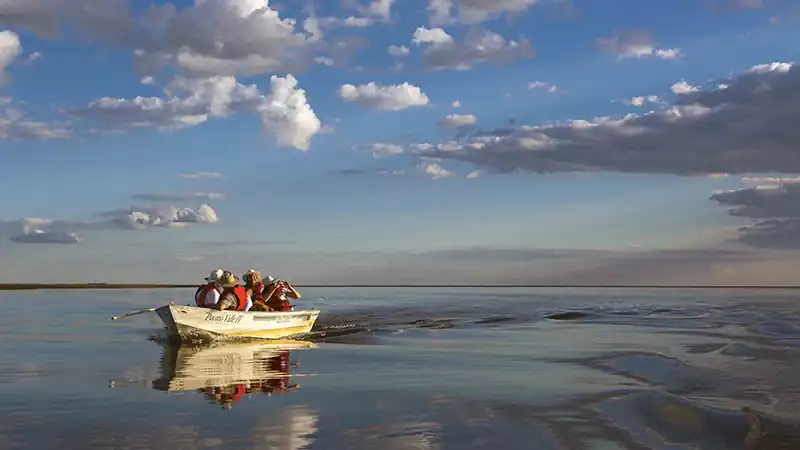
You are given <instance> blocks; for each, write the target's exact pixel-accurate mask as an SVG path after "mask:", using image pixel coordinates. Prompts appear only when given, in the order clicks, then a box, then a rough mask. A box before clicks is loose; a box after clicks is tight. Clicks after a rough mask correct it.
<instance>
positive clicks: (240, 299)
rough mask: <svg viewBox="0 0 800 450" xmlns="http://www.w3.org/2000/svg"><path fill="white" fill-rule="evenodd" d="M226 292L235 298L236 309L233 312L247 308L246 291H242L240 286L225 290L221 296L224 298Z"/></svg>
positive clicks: (242, 288)
mask: <svg viewBox="0 0 800 450" xmlns="http://www.w3.org/2000/svg"><path fill="white" fill-rule="evenodd" d="M228 292H233V295H235V296H236V302H237V305H236V309H235V311H244V310H245V308H247V291H245V290H244V287H242V285H241V284H237V285H236V287H234V288H225V289H224V290H223V291H222V294H221V296H225V294H227V293H228Z"/></svg>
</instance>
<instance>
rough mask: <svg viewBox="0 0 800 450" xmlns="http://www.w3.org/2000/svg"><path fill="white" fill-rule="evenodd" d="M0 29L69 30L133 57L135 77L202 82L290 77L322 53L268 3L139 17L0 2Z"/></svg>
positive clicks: (83, 6) (123, 3) (165, 9)
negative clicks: (175, 76)
mask: <svg viewBox="0 0 800 450" xmlns="http://www.w3.org/2000/svg"><path fill="white" fill-rule="evenodd" d="M0 24H4V25H8V26H11V27H14V28H20V29H25V30H30V31H32V32H34V33H37V34H39V35H40V36H46V37H52V36H55V35H57V34H59V33H60V32H61V31H62V29H68V30H70V31H77V32H78V33H80V34H81V35H82V36H85V37H89V38H92V39H99V40H102V41H104V42H107V43H111V44H113V45H116V46H120V47H123V48H128V49H131V50H134V52H135V68H136V70H137V73H139V74H140V75H141V76H147V75H155V73H156V72H157V71H159V70H161V69H162V68H164V67H166V66H167V65H174V66H176V67H177V69H178V70H179V71H181V72H182V73H184V74H190V75H202V76H211V75H245V76H249V75H256V74H261V73H269V72H282V73H296V72H297V71H299V70H302V69H303V68H305V67H307V66H308V65H309V64H310V63H311V62H312V57H313V55H314V53H315V52H316V51H318V50H320V49H321V48H322V47H323V43H322V42H320V41H316V40H314V39H312V37H311V36H309V35H308V34H307V33H305V32H303V30H298V29H296V25H297V24H296V20H294V19H288V18H281V17H280V14H279V13H278V11H276V10H275V9H273V8H270V6H269V4H268V1H267V0H215V1H206V0H195V1H194V2H193V4H190V5H186V6H177V5H176V3H171V2H166V3H160V4H155V5H152V6H150V7H148V8H146V9H144V10H143V11H141V13H139V14H134V13H133V12H132V11H131V9H130V8H129V5H128V1H127V0H81V2H80V7H78V6H76V4H75V2H69V1H64V0H4V1H3V6H2V8H0ZM64 25H67V27H64ZM209 30H214V32H209Z"/></svg>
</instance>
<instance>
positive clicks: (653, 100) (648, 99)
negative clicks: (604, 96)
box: [622, 86, 674, 106]
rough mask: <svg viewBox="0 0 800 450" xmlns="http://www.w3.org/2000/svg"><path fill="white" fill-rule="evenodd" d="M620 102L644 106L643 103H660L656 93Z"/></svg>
mask: <svg viewBox="0 0 800 450" xmlns="http://www.w3.org/2000/svg"><path fill="white" fill-rule="evenodd" d="M673 87H674V86H673ZM622 103H624V104H626V105H631V106H644V104H645V103H661V100H660V99H659V98H658V96H657V95H648V96H640V97H633V98H630V99H627V100H622Z"/></svg>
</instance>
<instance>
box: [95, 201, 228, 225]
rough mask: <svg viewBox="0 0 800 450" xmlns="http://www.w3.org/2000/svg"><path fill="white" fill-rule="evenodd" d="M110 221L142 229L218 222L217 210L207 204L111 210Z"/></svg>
mask: <svg viewBox="0 0 800 450" xmlns="http://www.w3.org/2000/svg"><path fill="white" fill-rule="evenodd" d="M108 215H110V216H112V219H111V223H114V224H116V225H117V226H121V227H123V228H126V229H132V230H144V229H146V228H150V227H166V228H182V227H185V226H186V225H187V224H190V223H216V222H219V218H218V217H217V212H216V211H215V210H214V208H212V207H210V206H208V205H205V204H204V205H200V207H199V208H197V209H192V208H178V207H175V206H156V207H152V206H140V207H132V208H130V209H129V210H127V211H126V210H121V211H111V212H109V214H108Z"/></svg>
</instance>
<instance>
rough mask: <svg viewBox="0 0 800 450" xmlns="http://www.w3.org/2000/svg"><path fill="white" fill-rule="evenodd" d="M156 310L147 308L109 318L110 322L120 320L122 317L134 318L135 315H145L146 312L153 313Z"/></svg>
mask: <svg viewBox="0 0 800 450" xmlns="http://www.w3.org/2000/svg"><path fill="white" fill-rule="evenodd" d="M157 309H158V308H147V309H143V310H141V311H134V312H129V313H128V314H122V315H119V316H114V317H112V318H111V320H117V319H122V318H123V317H128V316H135V315H136V314H142V313H146V312H153V311H155V310H157Z"/></svg>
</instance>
